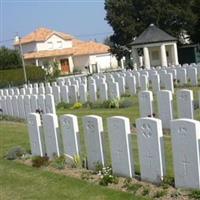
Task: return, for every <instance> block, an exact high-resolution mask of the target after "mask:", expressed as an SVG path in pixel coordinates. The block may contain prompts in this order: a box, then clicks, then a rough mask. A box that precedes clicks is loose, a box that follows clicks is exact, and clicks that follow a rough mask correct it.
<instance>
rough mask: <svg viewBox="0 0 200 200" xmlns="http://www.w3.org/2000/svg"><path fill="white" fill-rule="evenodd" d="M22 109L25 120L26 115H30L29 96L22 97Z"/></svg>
mask: <svg viewBox="0 0 200 200" xmlns="http://www.w3.org/2000/svg"><path fill="white" fill-rule="evenodd" d="M24 109H25V114H26V118H27V117H28V114H29V113H31V101H30V95H25V96H24Z"/></svg>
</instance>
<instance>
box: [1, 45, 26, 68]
mask: <svg viewBox="0 0 200 200" xmlns="http://www.w3.org/2000/svg"><path fill="white" fill-rule="evenodd" d="M19 67H22V63H21V57H20V54H19V52H18V51H17V50H15V49H9V48H6V47H1V48H0V69H11V68H19Z"/></svg>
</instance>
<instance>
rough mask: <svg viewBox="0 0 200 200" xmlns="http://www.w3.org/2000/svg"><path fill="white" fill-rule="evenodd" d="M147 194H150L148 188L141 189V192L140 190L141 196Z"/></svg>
mask: <svg viewBox="0 0 200 200" xmlns="http://www.w3.org/2000/svg"><path fill="white" fill-rule="evenodd" d="M149 192H150V190H149V188H146V187H143V190H142V196H146V195H148V194H149Z"/></svg>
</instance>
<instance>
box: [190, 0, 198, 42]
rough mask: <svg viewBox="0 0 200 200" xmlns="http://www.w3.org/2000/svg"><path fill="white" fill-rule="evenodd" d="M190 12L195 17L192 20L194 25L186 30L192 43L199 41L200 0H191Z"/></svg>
mask: <svg viewBox="0 0 200 200" xmlns="http://www.w3.org/2000/svg"><path fill="white" fill-rule="evenodd" d="M192 12H193V13H194V14H195V15H196V19H195V20H194V22H193V23H194V27H193V28H192V29H190V30H188V32H189V35H190V36H191V40H192V41H193V42H194V43H200V0H193V2H192Z"/></svg>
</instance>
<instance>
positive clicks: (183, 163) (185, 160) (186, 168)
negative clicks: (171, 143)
mask: <svg viewBox="0 0 200 200" xmlns="http://www.w3.org/2000/svg"><path fill="white" fill-rule="evenodd" d="M181 164H182V165H183V168H184V178H186V176H187V174H188V166H189V165H190V162H189V161H188V159H187V158H186V156H185V155H184V159H183V160H182V161H181Z"/></svg>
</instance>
